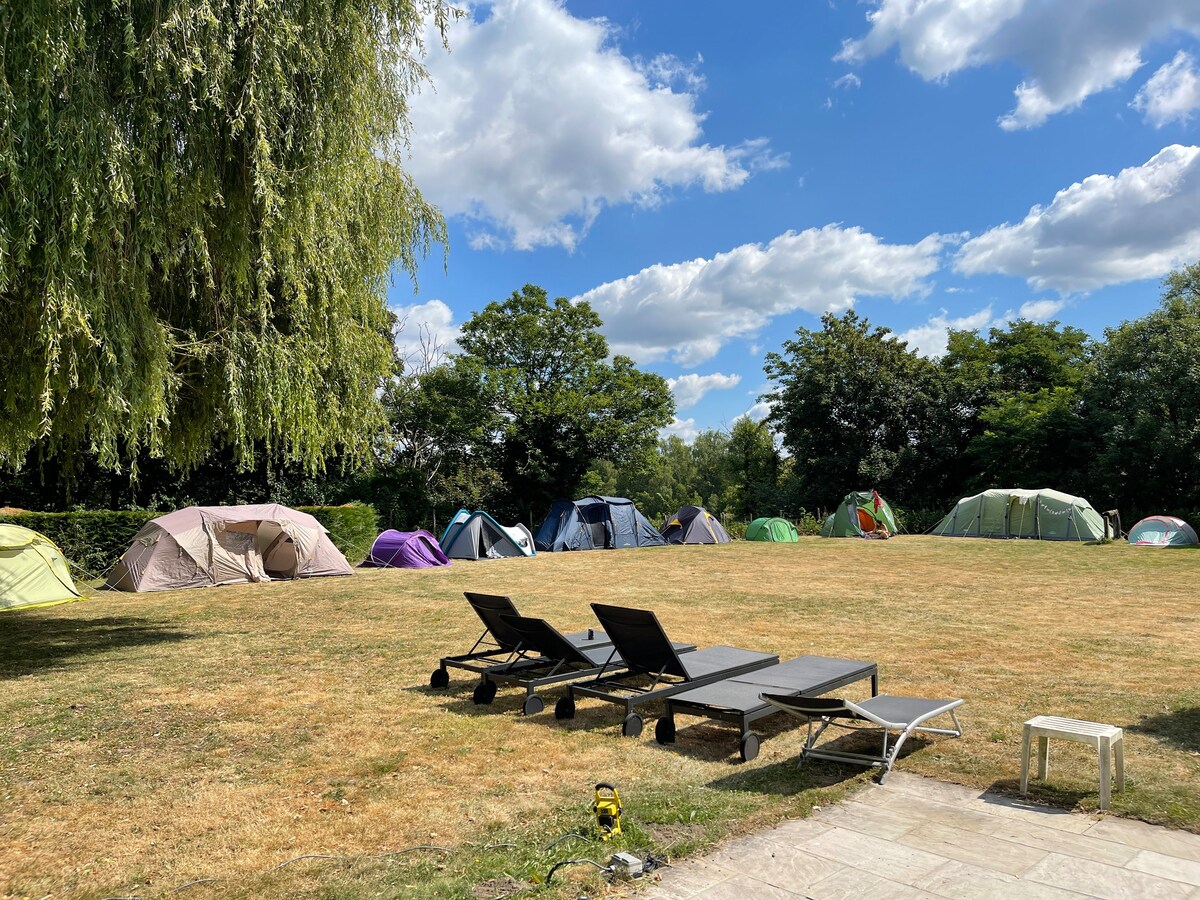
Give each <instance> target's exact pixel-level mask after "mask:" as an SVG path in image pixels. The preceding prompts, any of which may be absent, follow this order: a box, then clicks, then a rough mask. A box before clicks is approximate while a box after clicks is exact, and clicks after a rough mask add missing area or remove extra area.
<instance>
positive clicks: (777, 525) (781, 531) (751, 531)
mask: <svg viewBox="0 0 1200 900" xmlns="http://www.w3.org/2000/svg"><path fill="white" fill-rule="evenodd" d="M746 540H748V541H774V542H775V543H777V544H794V543H796V542H797V541H798V540H800V535H799V534H798V533H797V531H796V526H795V525H793V524H792V523H791V522H789V521H788V520H787V519H778V518H770V519H755V520H754V521H753V522H751V523H750V525H749V526H748V527H747V528H746Z"/></svg>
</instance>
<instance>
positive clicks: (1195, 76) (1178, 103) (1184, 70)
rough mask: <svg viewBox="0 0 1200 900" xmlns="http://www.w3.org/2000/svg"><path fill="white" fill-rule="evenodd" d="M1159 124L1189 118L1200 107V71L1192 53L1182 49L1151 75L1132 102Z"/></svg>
mask: <svg viewBox="0 0 1200 900" xmlns="http://www.w3.org/2000/svg"><path fill="white" fill-rule="evenodd" d="M1129 105H1130V106H1132V107H1133V108H1134V109H1136V110H1137V111H1138V112H1140V113H1142V114H1143V115H1144V116H1145V118H1146V121H1147V122H1149V123H1150V124H1151V125H1153V126H1154V127H1155V128H1162V127H1163V126H1164V125H1166V124H1168V123H1169V122H1174V121H1177V120H1178V121H1180V122H1186V121H1187V120H1188V119H1189V118H1191V115H1192V112H1193V110H1196V109H1200V72H1197V70H1196V61H1195V59H1193V58H1192V55H1191V54H1190V53H1186V52H1184V51H1183V50H1180V51H1179V52H1178V53H1176V54H1175V58H1174V59H1173V60H1171V61H1170V62H1169V63H1167V64H1166V65H1165V66H1163V67H1162V68H1161V69H1159V70H1158V71H1157V72H1155V73H1154V74H1153V75H1151V76H1150V79H1149V80H1148V81H1147V82H1146V83H1145V84H1144V85H1142V89H1141V90H1140V91H1138V92H1137V96H1136V97H1134V98H1133V103H1131V104H1129Z"/></svg>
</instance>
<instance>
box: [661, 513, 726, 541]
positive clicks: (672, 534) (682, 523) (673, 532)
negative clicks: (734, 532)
mask: <svg viewBox="0 0 1200 900" xmlns="http://www.w3.org/2000/svg"><path fill="white" fill-rule="evenodd" d="M661 531H662V536H663V538H664V539H665V540H666V542H667V543H668V544H728V543H729V533H728V532H727V531H726V530H725V526H724V525H722V524H721V523H720V522H719V521H718V520H717V518H716V517H715V516H714V515H713V514H712V513H710V512H709V511H708V510H707V509H705V508H704V507H703V506H683V507H680V508H679V511H678V512H676V513H675V515H673V516H670V517H669V518H668V519H667V520H666V522H664V523H663V527H662V529H661Z"/></svg>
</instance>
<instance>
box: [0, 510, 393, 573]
mask: <svg viewBox="0 0 1200 900" xmlns="http://www.w3.org/2000/svg"><path fill="white" fill-rule="evenodd" d="M298 508H299V509H300V511H301V512H306V513H308V514H309V515H311V516H313V517H314V518H316V520H317V521H318V522H320V523H321V524H322V525H324V526H325V527H326V528H327V529H328V530H329V537H330V538H331V539H332V540H333V543H334V546H336V547H337V548H338V549H339V550H341V551H342V553H343V554H344V555H345V557H346V558H347V559H348V560H349V561H350V562H351V563H358V562H361V561H362V560H363V559H365V558H366V555H367V553H368V552H370V550H371V543H372V542H373V541H374V540H375V536H376V535H377V534H378V531H377V527H378V520H379V517H378V516H377V515H376V514H375V508H374V507H372V506H370V505H369V504H353V505H349V506H301V507H298ZM161 515H163V513H162V512H154V511H151V510H113V509H97V510H86V511H81V512H65V513H40V512H22V513H14V514H12V515H0V522H11V523H12V524H14V525H20V526H22V527H24V528H30V529H32V530H33V531H37V532H40V533H41V534H44V535H45V536H46V537H48V538H50V540H52V541H54V543H56V544H57V545H58V546H59V548H60V549H61V550H62V552H63V554H64V555H65V556H66V557H67V559H68V560H70V562H71V564H72V566H74V567H75V569H76V572H75V574H76V575H77V576H80V575H82V576H83V577H84V578H101V577H103V576H105V575H107V574H108V570H109V569H111V568H112V567H113V565H114V564H115V563H116V561H117V560H118V559H120V558H121V554H122V553H124V552H125V551H126V550H127V549H129V545H130V543H131V542H132V541H133V536H134V535H135V534H137V533H138V531H140V530H141V528H142V526H143V525H145V524H146V523H147V522H149V521H150V520H151V519H156V518H158V517H159V516H161Z"/></svg>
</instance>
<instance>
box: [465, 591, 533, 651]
mask: <svg viewBox="0 0 1200 900" xmlns="http://www.w3.org/2000/svg"><path fill="white" fill-rule="evenodd" d="M463 596H464V597H466V598H467V602H468V603H470V604H471V607H472V608H473V609H474V610H475V614H476V615H477V616H479V618H480V620H481V621H482V622H483V624H484V627H485V628H487V630H488V631H490V632H491V634H492V639H493V640H494V641H495V642H496V643H497V644H499V645H500V647H501V648H502V649H504V650H516V649H517V647H518V645H520V643H521V635H520V634H519V633H517V631H515V630H514V629H513V628H512V626H511V625H509V624H508V623H506V622H505V621H504V620H502V619H501V618H500V617H501V616H502V615H510V616H516V615H520V613H518V612H517V608H516V607H515V606H513V602H512V601H511V600H509V599H508V598H507V597H501V596H498V595H497V594H476V593H475V592H474V591H465V592H464V593H463Z"/></svg>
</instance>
